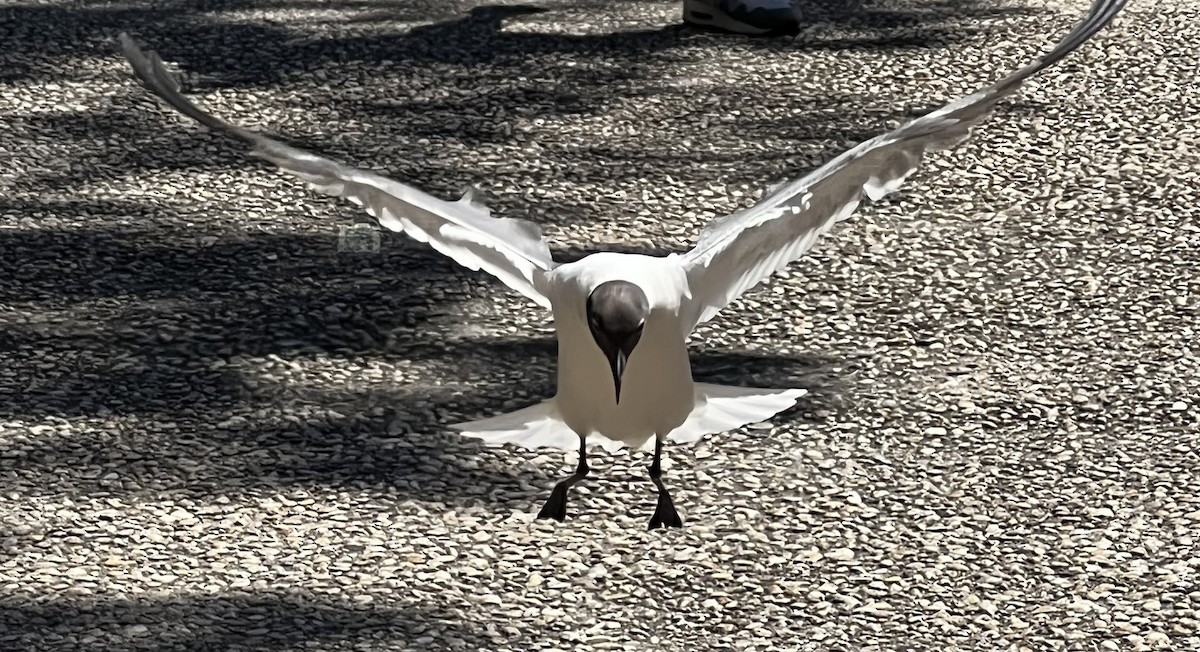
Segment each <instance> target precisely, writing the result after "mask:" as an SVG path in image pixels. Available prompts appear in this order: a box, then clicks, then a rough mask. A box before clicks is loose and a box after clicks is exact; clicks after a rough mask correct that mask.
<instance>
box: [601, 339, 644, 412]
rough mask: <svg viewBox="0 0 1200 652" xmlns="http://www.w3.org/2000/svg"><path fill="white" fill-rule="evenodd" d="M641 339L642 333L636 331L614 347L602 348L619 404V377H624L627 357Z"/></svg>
mask: <svg viewBox="0 0 1200 652" xmlns="http://www.w3.org/2000/svg"><path fill="white" fill-rule="evenodd" d="M641 338H642V331H641V330H637V331H634V332H633V333H632V334H630V335H629V336H628V337H626V338H625V339H624V340H623V341H620V343H618V344H616V345H611V344H610V345H609V346H602V347H601V348H602V349H603V350H604V355H605V356H606V357H607V358H608V366H609V368H610V369H612V376H613V389H614V391H616V402H617V403H620V402H621V377H622V376H624V375H625V366H626V365H627V364H628V363H629V355H630V354H631V353H633V347H635V346H637V343H638V340H640V339H641ZM609 341H610V342H611V340H609Z"/></svg>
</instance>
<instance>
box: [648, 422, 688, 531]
mask: <svg viewBox="0 0 1200 652" xmlns="http://www.w3.org/2000/svg"><path fill="white" fill-rule="evenodd" d="M662 448H663V442H662V439H660V438H659V437H658V436H655V438H654V461H653V462H652V463H651V464H650V466H649V468H648V470H649V471H650V479H651V480H653V481H654V486H656V487H658V507H656V508H655V509H654V516H651V517H650V529H651V530H653V529H655V528H660V527H683V520H682V519H680V518H679V512H676V511H675V503H674V502H672V500H671V494H669V493H667V488H666V487H664V486H663V482H662Z"/></svg>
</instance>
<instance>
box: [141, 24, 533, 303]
mask: <svg viewBox="0 0 1200 652" xmlns="http://www.w3.org/2000/svg"><path fill="white" fill-rule="evenodd" d="M120 38H121V48H122V50H123V52H124V54H125V58H126V59H128V60H129V63H130V64H131V65H132V66H133V71H134V74H136V75H137V78H138V79H139V80H140V81H141V83H142V85H143V86H145V87H146V89H147V90H149V91H150V92H151V93H154V94H155V95H157V96H158V97H160V98H162V99H163V100H164V101H166V102H167V104H170V105H171V106H172V107H173V108H175V109H176V110H177V111H179V112H180V113H182V114H184V115H186V116H188V117H189V118H192V119H193V120H196V121H197V122H200V123H201V124H203V125H205V126H207V127H210V128H213V129H217V130H220V131H224V132H227V133H229V134H232V135H234V136H237V137H239V138H242V139H243V140H246V141H249V142H250V144H251V145H253V146H254V150H253V152H252V154H253V155H254V156H258V157H260V158H264V159H266V160H268V161H271V162H272V163H274V164H276V165H278V166H279V167H280V168H283V169H284V170H286V171H288V172H291V173H292V174H294V175H296V176H297V177H299V178H301V179H303V180H304V181H307V182H308V183H310V184H312V185H313V186H315V187H316V189H317V190H319V191H321V192H324V193H327V194H331V195H336V196H339V197H345V198H346V199H349V200H350V201H352V202H354V203H356V204H358V205H360V206H363V207H364V208H365V209H366V210H367V212H368V213H370V214H371V216H372V217H374V218H375V219H376V220H378V221H379V224H380V225H381V226H383V227H385V228H387V229H390V230H392V231H396V232H399V233H406V234H408V235H409V236H411V237H412V238H414V239H416V240H418V241H420V242H426V243H428V244H429V245H430V246H432V247H433V248H434V249H436V250H437V251H438V252H440V253H442V254H445V255H446V256H449V257H450V258H453V259H454V261H455V262H457V263H458V264H460V265H462V266H463V267H466V268H468V269H472V270H483V271H485V272H487V273H489V274H491V275H493V276H495V277H496V278H498V279H500V280H501V281H502V282H504V284H505V285H507V286H509V287H510V288H512V289H514V290H516V291H517V292H520V293H521V294H523V295H525V296H527V297H529V298H530V299H533V300H534V301H535V302H537V303H538V304H539V305H542V306H544V307H546V308H549V307H550V301H549V299H547V298H546V297H545V296H544V295H543V294H542V292H541V291H540V290H538V287H537V286H538V283H537V279H538V277H539V276H540V275H542V274H544V273H545V272H547V271H549V270H550V269H553V267H554V262H553V261H552V259H551V258H550V249H549V247H548V246H547V244H546V241H545V239H544V238H543V237H542V233H541V229H539V228H538V226H537V225H536V224H533V223H531V222H525V221H522V220H516V219H508V218H495V217H492V216H491V214H490V212H489V211H488V209H487V208H486V207H485V206H483V205H482V204H480V203H479V202H478V201H475V199H474V197H472V195H471V193H467V194H465V195H463V198H462V199H460V200H458V201H446V200H443V199H439V198H437V197H434V196H432V195H429V194H426V193H424V192H422V191H420V190H417V189H416V188H413V187H412V186H408V185H406V184H403V183H400V182H399V181H394V180H392V179H388V178H386V177H382V176H379V175H377V174H373V173H371V172H367V171H365V170H360V169H357V168H352V167H349V166H346V165H343V164H341V163H338V162H337V161H334V160H331V159H327V158H322V157H320V156H316V155H314V154H310V153H308V152H305V151H303V150H300V149H297V148H295V147H290V146H288V145H285V144H283V143H281V142H279V141H277V140H274V139H271V138H268V137H266V136H263V135H261V134H258V133H255V132H253V131H250V130H248V129H243V128H241V127H238V126H236V125H232V124H229V123H226V122H224V121H223V120H220V119H218V118H216V117H214V116H212V115H210V114H208V113H206V112H205V111H204V110H202V109H201V108H200V107H198V106H196V105H195V104H193V103H192V102H191V101H190V100H188V99H187V98H185V97H184V96H183V95H182V94H181V93H180V92H179V82H178V81H177V80H176V79H175V77H174V76H173V75H171V73H170V71H168V70H167V69H166V66H164V65H163V62H162V59H160V58H159V57H158V55H157V54H155V53H154V52H148V53H145V52H142V50H141V49H140V48H138V46H137V45H136V44H135V43H134V42H133V39H131V38H129V36H128V35H126V34H121V37H120Z"/></svg>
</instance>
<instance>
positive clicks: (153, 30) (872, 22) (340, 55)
mask: <svg viewBox="0 0 1200 652" xmlns="http://www.w3.org/2000/svg"><path fill="white" fill-rule="evenodd" d="M475 4H476V3H472V2H462V1H459V2H431V3H426V2H392V1H379V2H370V1H354V2H334V3H319V2H313V1H311V0H274V1H271V0H266V1H248V0H224V1H222V0H183V1H179V0H176V1H171V0H167V1H165V2H160V3H156V4H155V6H154V7H152V8H140V7H138V8H131V7H129V6H127V5H107V4H95V5H86V4H85V5H83V6H79V5H77V4H73V3H72V4H68V3H62V4H61V5H32V4H30V5H22V6H16V7H8V8H5V9H0V44H3V45H0V57H2V58H0V63H4V64H5V65H4V66H3V67H2V68H0V82H3V81H10V82H11V81H18V80H21V79H29V78H32V77H41V76H46V75H58V74H62V73H63V72H64V71H69V68H70V66H71V64H72V62H74V61H76V60H78V59H80V58H86V57H111V56H114V45H113V39H114V38H115V37H116V35H117V33H118V32H120V31H121V30H125V31H129V32H130V33H131V34H133V35H134V36H135V37H136V38H138V39H140V40H141V41H142V42H144V43H145V44H147V45H148V46H149V47H151V48H156V49H157V48H161V49H162V50H163V56H164V58H166V59H168V60H173V61H176V62H179V63H180V64H181V65H183V66H184V68H185V69H188V70H193V71H196V72H201V73H203V74H206V75H213V76H214V77H216V78H217V79H220V80H221V82H220V83H221V84H222V85H232V86H248V85H258V84H264V83H272V82H277V81H279V80H281V79H282V78H284V77H286V76H287V75H288V74H291V73H294V72H300V71H311V70H314V69H319V68H324V67H329V68H331V69H336V68H339V67H344V66H345V65H346V64H347V63H358V64H372V65H373V64H392V63H394V62H410V63H411V62H419V63H421V64H422V65H426V66H429V65H444V64H451V65H468V66H479V65H491V64H498V65H503V66H519V67H520V66H529V65H530V64H532V65H533V68H534V69H537V68H538V67H539V66H540V67H541V68H543V69H545V68H546V67H547V66H548V65H553V68H552V69H546V70H545V74H546V75H548V76H555V77H558V76H560V75H565V76H567V77H569V78H573V79H574V78H577V79H578V80H580V81H582V79H583V77H580V75H579V72H578V71H575V72H572V71H570V70H568V69H567V66H566V65H565V64H566V60H568V59H570V60H574V59H576V58H577V57H580V56H586V57H590V58H596V59H605V60H609V61H611V62H612V63H614V64H620V63H624V64H626V65H634V64H638V63H639V60H640V58H641V57H643V56H645V55H647V54H651V53H654V52H659V51H662V50H666V49H669V48H671V47H673V46H675V45H677V44H678V43H680V42H681V41H683V40H687V39H691V38H720V39H736V40H737V41H738V42H739V43H743V44H745V45H746V46H748V47H761V48H764V49H776V48H795V47H812V48H836V49H848V48H896V47H937V46H944V45H946V44H948V43H951V42H954V41H956V40H958V39H961V38H963V37H964V36H965V35H968V34H970V33H971V32H972V30H973V29H974V27H973V26H972V23H973V21H976V20H978V19H980V18H984V17H988V16H998V15H1003V14H1006V13H1014V12H1027V11H1029V10H1028V9H1023V8H1015V7H996V6H995V5H994V3H990V2H986V1H984V0H925V1H923V2H916V3H913V2H906V3H903V5H902V6H901V7H892V6H889V3H888V2H886V1H880V2H869V1H867V2H864V1H862V0H809V1H808V2H806V3H804V5H803V7H802V9H803V12H804V16H805V18H804V24H805V25H826V26H829V27H831V28H836V29H837V31H838V32H839V33H840V35H839V36H837V37H834V38H827V37H824V36H822V35H821V34H820V33H819V31H818V32H815V33H809V32H807V31H806V32H805V34H804V36H803V37H802V38H801V39H799V40H798V41H795V42H793V41H792V40H791V39H788V38H782V39H780V38H761V37H759V38H750V37H745V36H740V35H735V34H724V33H718V34H706V33H705V32H704V31H703V30H697V29H695V28H692V27H690V26H687V25H685V24H683V23H682V20H681V19H680V21H679V22H678V23H674V24H671V25H668V26H666V27H662V28H658V29H652V30H626V31H616V32H611V33H602V34H594V35H591V34H588V35H580V34H547V33H538V32H536V31H516V30H503V29H502V27H504V26H505V25H508V24H511V23H513V22H520V21H522V20H523V17H525V16H529V15H533V14H543V13H549V14H552V16H553V18H554V19H555V20H556V21H558V22H560V23H564V24H568V25H569V24H573V23H591V24H596V23H603V22H604V21H605V20H606V19H607V18H610V17H611V16H612V14H613V12H614V7H618V6H619V5H620V4H633V0H624V2H618V3H615V4H614V3H613V2H612V0H587V1H583V2H574V3H569V4H566V5H563V4H558V3H548V4H547V6H546V7H539V6H537V3H530V4H527V5H485V6H472V5H475ZM618 10H619V9H618ZM271 11H276V12H300V13H293V14H292V15H288V16H287V17H286V18H282V16H275V17H272V16H270V15H265V14H269V12H271ZM304 12H308V13H304ZM256 14H257V15H256ZM285 21H286V22H285ZM429 21H435V22H434V23H433V24H426V25H417V26H413V23H427V22H429ZM368 28H370V29H369V31H368ZM314 32H323V33H322V34H321V37H320V38H317V37H316V36H315V35H314ZM338 32H341V34H339V35H336V36H334V34H338ZM556 59H558V60H557V61H556ZM592 72H593V74H594V71H592ZM614 72H615V71H614ZM602 81H604V80H602V79H600V80H597V82H602Z"/></svg>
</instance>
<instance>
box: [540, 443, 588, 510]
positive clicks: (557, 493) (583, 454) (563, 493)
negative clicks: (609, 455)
mask: <svg viewBox="0 0 1200 652" xmlns="http://www.w3.org/2000/svg"><path fill="white" fill-rule="evenodd" d="M589 470H590V469H588V463H587V443H586V440H585V439H583V438H582V437H581V438H580V439H579V464H578V465H577V466H576V467H575V474H574V475H572V476H571V477H569V478H567V479H566V480H563V481H562V482H560V483H558V484H556V485H554V491H551V492H550V497H549V498H547V499H546V504H545V505H542V511H540V512H538V515H537V517H538V518H552V519H554V520H556V521H558V522H559V523H562V522H563V520H565V519H566V518H567V491H568V490H570V488H571V486H572V485H574V484H575V483H576V482H579V481H580V480H582V479H584V478H585V477H587V474H588V471H589Z"/></svg>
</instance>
